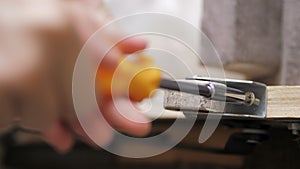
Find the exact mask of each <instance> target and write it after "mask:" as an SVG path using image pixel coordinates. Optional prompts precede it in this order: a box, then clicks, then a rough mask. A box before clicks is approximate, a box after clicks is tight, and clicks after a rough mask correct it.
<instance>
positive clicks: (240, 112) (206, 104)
mask: <svg viewBox="0 0 300 169" xmlns="http://www.w3.org/2000/svg"><path fill="white" fill-rule="evenodd" d="M189 80H193V81H195V80H197V81H206V82H212V83H221V84H224V85H226V86H227V87H230V88H234V89H238V90H241V91H244V92H245V93H246V92H252V93H253V94H254V95H255V97H256V98H257V99H259V104H252V105H249V106H248V105H245V104H237V103H235V102H227V101H226V102H225V109H224V111H223V112H219V110H218V109H210V107H211V106H212V105H216V104H219V103H220V102H221V101H215V100H211V99H210V98H206V97H203V96H195V95H194V96H193V95H191V94H182V93H176V92H174V91H166V92H165V101H164V107H165V108H166V109H171V110H174V109H175V110H182V111H183V112H184V113H185V114H187V115H188V114H194V115H195V114H197V115H198V116H199V115H207V113H208V112H210V113H211V114H220V113H222V115H223V116H224V117H235V118H261V119H262V118H265V116H266V99H267V98H266V97H267V95H266V85H265V84H262V83H258V82H253V81H246V80H233V79H217V78H206V77H198V76H195V77H192V78H187V79H186V81H189ZM198 97H200V100H201V103H200V102H199V103H200V104H201V105H200V104H198V102H197V101H195V98H197V99H196V100H199V98H198ZM213 107H216V106H213Z"/></svg>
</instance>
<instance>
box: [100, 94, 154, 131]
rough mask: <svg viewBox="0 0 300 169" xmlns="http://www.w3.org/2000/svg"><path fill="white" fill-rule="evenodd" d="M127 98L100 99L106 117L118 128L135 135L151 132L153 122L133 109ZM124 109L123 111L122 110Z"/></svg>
mask: <svg viewBox="0 0 300 169" xmlns="http://www.w3.org/2000/svg"><path fill="white" fill-rule="evenodd" d="M128 101H129V100H128V99H126V98H118V99H115V100H114V102H115V103H114V102H113V101H111V100H107V99H106V100H102V101H100V103H99V105H100V109H101V111H102V113H103V116H104V117H105V119H106V120H107V121H108V122H109V123H110V124H111V125H112V126H113V127H115V128H116V129H118V130H121V131H122V132H125V133H127V134H130V135H133V136H145V135H146V134H148V133H149V132H150V129H151V123H149V122H148V121H149V120H148V119H147V118H146V117H145V116H144V115H143V114H141V112H140V111H138V110H137V109H133V108H132V107H131V106H132V105H131V104H129V103H128ZM120 111H122V113H121V112H120Z"/></svg>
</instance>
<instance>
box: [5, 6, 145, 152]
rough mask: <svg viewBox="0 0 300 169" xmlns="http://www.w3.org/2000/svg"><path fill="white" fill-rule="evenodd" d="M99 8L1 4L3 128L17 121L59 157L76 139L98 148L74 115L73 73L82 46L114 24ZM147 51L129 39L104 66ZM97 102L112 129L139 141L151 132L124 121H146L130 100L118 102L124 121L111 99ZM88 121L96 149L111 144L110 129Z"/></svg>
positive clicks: (96, 50) (142, 44)
mask: <svg viewBox="0 0 300 169" xmlns="http://www.w3.org/2000/svg"><path fill="white" fill-rule="evenodd" d="M95 2H99V1H89V0H69V1H64V0H52V1H40V0H11V1H1V2H0V28H1V29H0V36H1V39H0V116H1V119H2V120H0V125H4V124H5V125H7V124H8V123H12V122H13V121H15V116H18V118H20V121H19V125H21V126H22V127H25V128H29V129H34V130H39V131H41V132H42V134H43V137H44V139H45V140H46V141H47V142H48V143H49V144H51V145H53V146H54V147H55V148H56V149H57V150H58V151H61V152H65V151H67V150H69V149H70V147H71V146H72V143H73V139H74V135H76V136H79V137H80V138H81V139H83V140H84V141H86V142H88V143H90V144H92V145H94V142H93V141H91V140H90V138H89V137H88V136H87V134H86V133H85V132H84V131H83V129H82V127H81V126H80V124H79V122H78V119H77V117H76V114H75V112H74V109H73V103H72V73H73V67H74V64H75V61H76V58H77V56H78V54H79V52H80V49H81V48H82V46H83V44H84V43H85V42H86V41H87V39H88V38H89V37H90V36H91V35H92V34H93V33H94V32H95V31H96V30H98V29H99V28H100V27H101V26H103V25H104V24H105V23H107V22H108V21H109V20H110V17H109V15H107V13H106V11H105V10H104V7H103V4H101V3H95ZM118 33H121V32H112V33H111V34H107V37H106V38H105V39H106V40H108V41H109V40H110V39H112V38H118V36H117V34H118ZM99 46H101V44H94V45H93V48H92V50H93V49H94V50H93V52H92V53H93V55H92V56H93V57H97V56H101V54H103V52H104V51H101V50H99V49H101V48H98V47H99ZM145 47H146V42H145V41H143V40H140V39H133V38H132V39H127V40H125V41H123V42H121V43H120V44H118V45H117V46H115V47H114V48H113V49H112V50H111V52H109V53H108V54H107V55H106V57H105V59H104V60H103V64H105V65H106V66H109V67H116V66H117V64H118V58H119V56H120V55H124V54H130V53H134V52H136V51H139V50H142V49H144V48H145ZM97 94H98V93H97ZM8 96H9V97H8ZM99 98H100V100H99V105H100V109H101V112H102V113H103V116H104V117H105V118H106V120H107V121H108V122H109V123H110V125H111V126H112V127H114V128H117V129H119V130H121V131H123V132H126V133H128V134H132V135H136V136H142V135H145V134H146V133H147V132H148V131H149V130H150V124H149V123H138V122H134V121H130V120H128V119H127V118H125V117H124V116H123V115H124V114H125V115H128V116H131V117H132V116H134V117H135V118H136V119H141V121H145V120H143V119H145V117H144V116H143V115H141V114H140V113H139V112H138V111H137V110H133V109H132V108H131V107H130V106H131V104H130V101H129V100H126V99H123V98H119V99H117V100H116V102H118V105H121V106H122V108H121V109H122V111H124V112H122V115H121V114H120V112H118V110H119V108H120V107H118V110H117V109H116V107H115V106H114V104H113V102H112V98H110V97H108V96H101V93H99ZM1 104H2V105H3V106H1ZM16 107H17V108H16ZM2 117H3V118H2ZM86 118H87V120H88V121H89V122H90V125H91V126H92V127H93V128H94V129H95V132H94V133H92V134H93V135H94V136H96V138H97V140H96V142H97V144H102V145H104V144H107V143H109V142H110V141H111V139H112V131H111V129H110V128H109V127H107V126H106V125H104V124H103V123H101V122H99V121H96V120H95V118H94V117H86ZM138 121H140V120H138Z"/></svg>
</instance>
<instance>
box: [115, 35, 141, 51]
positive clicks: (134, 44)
mask: <svg viewBox="0 0 300 169" xmlns="http://www.w3.org/2000/svg"><path fill="white" fill-rule="evenodd" d="M118 47H119V49H120V50H121V51H122V52H123V53H124V54H131V53H134V52H137V51H140V50H143V49H145V48H146V47H147V41H146V40H144V39H141V38H137V37H132V38H128V39H126V40H124V41H122V42H120V43H119V44H118Z"/></svg>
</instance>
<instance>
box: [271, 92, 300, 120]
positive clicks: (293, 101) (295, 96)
mask: <svg viewBox="0 0 300 169" xmlns="http://www.w3.org/2000/svg"><path fill="white" fill-rule="evenodd" d="M267 91H268V101H267V118H300V86H268V87H267Z"/></svg>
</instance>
